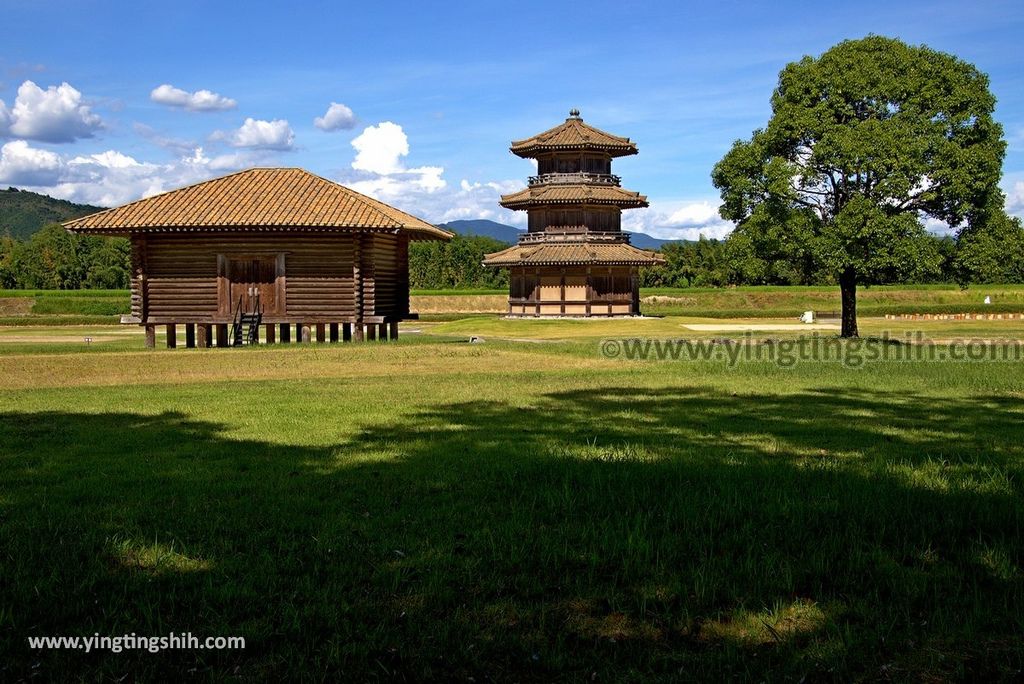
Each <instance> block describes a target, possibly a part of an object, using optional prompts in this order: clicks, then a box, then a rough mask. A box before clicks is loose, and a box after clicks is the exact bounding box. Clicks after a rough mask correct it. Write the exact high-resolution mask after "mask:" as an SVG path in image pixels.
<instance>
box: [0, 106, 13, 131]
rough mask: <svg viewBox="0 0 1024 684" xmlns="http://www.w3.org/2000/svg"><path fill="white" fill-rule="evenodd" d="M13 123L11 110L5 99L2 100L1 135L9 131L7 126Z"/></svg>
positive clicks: (0, 109) (0, 115)
mask: <svg viewBox="0 0 1024 684" xmlns="http://www.w3.org/2000/svg"><path fill="white" fill-rule="evenodd" d="M10 125H11V110H9V109H8V108H7V105H6V104H5V103H4V101H3V100H0V136H3V135H4V134H5V133H6V132H7V127H8V126H10Z"/></svg>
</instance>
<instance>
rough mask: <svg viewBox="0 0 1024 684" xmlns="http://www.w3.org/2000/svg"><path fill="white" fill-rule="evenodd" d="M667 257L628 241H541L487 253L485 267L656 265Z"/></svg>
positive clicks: (663, 261)
mask: <svg viewBox="0 0 1024 684" xmlns="http://www.w3.org/2000/svg"><path fill="white" fill-rule="evenodd" d="M663 263H665V259H664V258H663V257H662V256H661V255H660V254H656V253H655V252H649V251H647V250H644V249H637V248H636V247H634V246H633V245H629V244H626V243H622V242H619V243H608V244H603V243H570V244H554V243H541V244H535V245H513V246H512V247H509V248H508V249H503V250H501V251H500V252H494V253H493V254H485V255H484V265H485V266H568V265H572V266H592V265H608V266H617V265H623V266H624V265H631V266H652V265H655V264H663Z"/></svg>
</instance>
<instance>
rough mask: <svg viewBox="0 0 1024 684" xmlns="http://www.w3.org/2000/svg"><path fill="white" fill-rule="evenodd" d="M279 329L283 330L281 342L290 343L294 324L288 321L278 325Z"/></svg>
mask: <svg viewBox="0 0 1024 684" xmlns="http://www.w3.org/2000/svg"><path fill="white" fill-rule="evenodd" d="M278 330H279V331H280V332H281V344H288V343H289V342H291V341H292V326H291V325H289V324H288V323H282V324H281V325H279V326H278Z"/></svg>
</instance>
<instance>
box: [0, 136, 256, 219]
mask: <svg viewBox="0 0 1024 684" xmlns="http://www.w3.org/2000/svg"><path fill="white" fill-rule="evenodd" d="M264 155H265V153H263V152H259V151H249V150H245V151H240V152H236V153H231V154H225V155H218V156H214V157H212V158H211V157H208V156H207V155H206V154H204V152H203V149H202V148H195V149H194V150H192V151H190V152H189V154H187V155H183V156H182V157H180V158H178V159H175V160H174V161H171V162H168V163H162V164H156V163H151V162H144V161H139V160H137V159H135V158H133V157H131V156H129V155H127V154H124V153H122V152H119V151H117V150H107V151H104V152H99V153H96V154H88V155H77V156H62V155H58V154H56V153H54V152H50V151H48V150H40V149H36V148H32V147H30V146H29V145H28V143H26V142H25V141H21V140H15V141H12V142H9V143H7V144H6V145H4V146H3V148H0V182H5V183H9V184H12V185H17V186H18V187H21V188H25V189H29V190H33V191H36V192H45V193H46V194H48V195H51V196H53V197H58V198H61V199H67V200H71V201H73V202H82V203H87V204H94V205H97V206H107V207H109V206H116V205H119V204H124V203H125V202H130V201H132V200H136V199H139V198H142V197H149V196H150V195H155V194H157V193H160V192H165V191H167V190H172V189H174V188H178V187H181V186H183V185H189V184H191V183H196V182H199V181H202V180H206V179H208V178H212V177H214V176H219V175H223V174H224V173H228V172H231V171H236V170H238V169H242V168H246V167H249V166H254V165H257V164H260V163H264V162H265V161H266V159H265V157H264Z"/></svg>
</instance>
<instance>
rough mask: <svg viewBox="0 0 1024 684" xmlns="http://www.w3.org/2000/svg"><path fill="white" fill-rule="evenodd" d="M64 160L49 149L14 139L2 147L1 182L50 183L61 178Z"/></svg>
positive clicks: (0, 159)
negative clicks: (41, 148)
mask: <svg viewBox="0 0 1024 684" xmlns="http://www.w3.org/2000/svg"><path fill="white" fill-rule="evenodd" d="M62 168H63V162H62V160H61V158H60V156H59V155H57V154H56V153H54V152H50V151H48V150H40V149H37V148H34V147H30V146H29V144H28V143H27V142H25V141H24V140H14V141H11V142H9V143H7V144H6V145H4V146H3V147H2V148H0V182H2V183H10V184H12V185H33V186H38V185H50V184H52V183H56V182H57V180H58V179H59V178H60V173H61V169H62Z"/></svg>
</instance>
